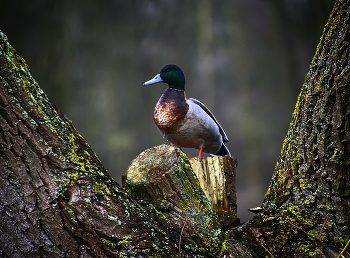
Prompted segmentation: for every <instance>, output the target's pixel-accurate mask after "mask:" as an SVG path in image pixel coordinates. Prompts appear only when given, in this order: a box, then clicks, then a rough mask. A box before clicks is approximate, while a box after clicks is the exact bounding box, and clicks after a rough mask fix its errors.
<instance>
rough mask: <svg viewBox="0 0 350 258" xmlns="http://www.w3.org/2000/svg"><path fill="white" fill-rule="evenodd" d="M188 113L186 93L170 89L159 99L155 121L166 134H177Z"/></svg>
mask: <svg viewBox="0 0 350 258" xmlns="http://www.w3.org/2000/svg"><path fill="white" fill-rule="evenodd" d="M187 111H188V104H187V103H186V97H185V92H184V91H178V90H174V89H170V88H168V89H167V90H166V91H165V92H164V93H163V95H162V97H161V98H160V99H159V101H158V103H157V105H156V108H155V110H154V114H153V119H154V122H155V124H156V125H157V126H158V128H159V129H160V130H161V131H162V132H164V133H165V134H172V133H176V130H177V129H178V128H179V127H180V126H181V124H182V121H183V119H184V117H185V116H186V114H187Z"/></svg>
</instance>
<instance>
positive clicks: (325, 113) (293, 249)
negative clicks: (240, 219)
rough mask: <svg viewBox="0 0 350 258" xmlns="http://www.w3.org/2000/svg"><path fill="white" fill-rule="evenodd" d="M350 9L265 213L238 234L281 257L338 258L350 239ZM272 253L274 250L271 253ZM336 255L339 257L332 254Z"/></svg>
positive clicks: (324, 59) (291, 137)
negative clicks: (249, 234)
mask: <svg viewBox="0 0 350 258" xmlns="http://www.w3.org/2000/svg"><path fill="white" fill-rule="evenodd" d="M349 16H350V5H349V1H336V3H335V6H334V9H333V11H332V13H331V15H330V17H329V20H328V22H327V24H326V26H325V29H324V32H323V35H322V38H321V42H320V43H319V45H318V47H317V51H316V54H315V56H314V58H313V60H312V63H311V66H310V71H309V73H308V74H307V76H306V78H305V83H304V84H303V86H302V89H301V93H300V95H299V97H298V101H297V104H296V107H295V111H294V113H293V118H292V121H291V124H290V127H289V130H288V133H287V136H286V138H285V140H284V142H283V147H282V151H281V155H280V157H279V159H278V162H277V165H276V168H275V172H274V174H273V177H272V180H271V184H270V187H269V189H268V192H267V193H266V195H265V199H264V201H263V205H262V208H263V212H262V213H261V214H259V215H258V216H256V217H255V218H254V219H253V220H252V221H250V222H249V223H247V224H246V225H244V226H243V227H241V228H240V229H239V230H233V231H232V233H233V235H234V236H235V237H243V238H244V236H245V235H248V233H247V232H250V233H252V235H253V237H252V236H250V238H251V239H253V240H254V239H259V241H258V242H257V241H255V242H254V241H251V242H250V243H249V244H248V246H250V248H249V249H250V250H254V249H253V248H255V247H256V246H259V245H260V248H259V249H258V251H257V253H255V256H256V257H259V255H258V252H260V253H261V254H264V255H268V252H267V251H266V249H267V250H269V252H270V253H272V255H274V257H337V256H338V254H339V253H340V250H341V249H342V248H343V247H344V246H345V244H346V243H347V241H348V240H349V238H350V206H349V205H350V183H349V182H350V166H349V165H350V144H349V142H350V124H349V123H350V105H349V104H350V19H349V18H350V17H349ZM265 248H266V249H265ZM332 255H333V256H332Z"/></svg>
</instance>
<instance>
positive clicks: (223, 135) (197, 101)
mask: <svg viewBox="0 0 350 258" xmlns="http://www.w3.org/2000/svg"><path fill="white" fill-rule="evenodd" d="M187 100H190V101H192V102H194V103H196V104H197V105H198V106H200V107H201V108H202V109H203V110H204V111H205V112H206V113H207V114H208V115H209V116H210V117H211V118H212V119H213V120H214V121H215V123H216V124H217V125H218V127H219V132H220V134H221V135H222V138H223V141H224V143H226V142H228V138H227V136H226V133H225V131H224V129H222V127H221V125H220V124H219V122H218V121H217V120H216V118H215V117H214V115H213V114H212V113H211V112H210V110H209V108H207V107H206V106H205V105H204V104H203V103H202V102H200V101H199V100H196V99H194V98H189V99H187Z"/></svg>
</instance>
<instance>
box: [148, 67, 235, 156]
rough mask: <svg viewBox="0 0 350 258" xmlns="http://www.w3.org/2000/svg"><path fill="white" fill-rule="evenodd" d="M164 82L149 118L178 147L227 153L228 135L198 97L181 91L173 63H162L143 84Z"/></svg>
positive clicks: (182, 82) (180, 78) (178, 72)
mask: <svg viewBox="0 0 350 258" xmlns="http://www.w3.org/2000/svg"><path fill="white" fill-rule="evenodd" d="M159 82H165V83H166V84H168V88H167V89H166V90H165V91H164V93H163V95H162V96H161V97H160V99H159V101H158V103H157V105H156V108H155V110H154V114H153V119H154V122H155V124H156V125H157V127H158V129H159V131H160V132H161V134H162V135H163V137H164V138H166V139H167V140H168V141H169V142H171V143H173V144H174V145H176V146H178V147H180V148H197V149H199V155H198V157H199V158H202V154H203V151H204V152H206V153H210V154H212V155H214V156H225V155H229V156H230V155H231V154H230V152H229V150H228V149H227V147H226V146H225V143H226V142H228V138H227V136H226V134H225V132H224V130H223V129H222V127H221V126H220V124H219V123H218V121H217V120H216V119H215V117H214V116H213V114H212V113H211V112H210V111H209V109H208V108H207V107H206V106H205V105H204V104H202V103H201V102H200V101H198V100H196V99H193V98H190V99H186V95H185V76H184V74H183V72H182V70H181V69H180V67H178V66H177V65H173V64H169V65H166V66H164V67H163V68H162V69H161V70H160V73H159V74H157V75H156V76H155V77H154V78H153V79H152V80H149V81H147V82H145V83H144V84H143V85H151V84H155V83H159Z"/></svg>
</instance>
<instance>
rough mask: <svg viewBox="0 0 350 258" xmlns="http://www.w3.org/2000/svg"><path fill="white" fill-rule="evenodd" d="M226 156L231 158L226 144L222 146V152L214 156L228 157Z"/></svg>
mask: <svg viewBox="0 0 350 258" xmlns="http://www.w3.org/2000/svg"><path fill="white" fill-rule="evenodd" d="M226 155H228V156H230V157H231V153H230V151H229V150H228V149H227V147H226V145H225V144H224V143H223V144H222V145H221V148H220V150H219V151H218V152H217V153H215V154H213V156H226Z"/></svg>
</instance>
